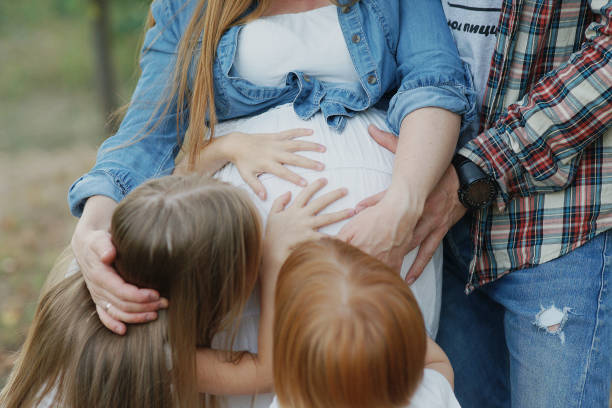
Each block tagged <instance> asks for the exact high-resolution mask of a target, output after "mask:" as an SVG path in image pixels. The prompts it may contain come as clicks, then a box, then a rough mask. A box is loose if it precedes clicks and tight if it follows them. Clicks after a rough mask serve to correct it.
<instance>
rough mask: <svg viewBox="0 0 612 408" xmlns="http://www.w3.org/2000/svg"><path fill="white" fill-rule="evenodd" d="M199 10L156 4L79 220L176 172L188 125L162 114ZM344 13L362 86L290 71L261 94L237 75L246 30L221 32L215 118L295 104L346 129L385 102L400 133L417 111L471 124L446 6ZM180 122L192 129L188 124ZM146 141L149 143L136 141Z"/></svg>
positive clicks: (88, 181)
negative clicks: (130, 87) (101, 201)
mask: <svg viewBox="0 0 612 408" xmlns="http://www.w3.org/2000/svg"><path fill="white" fill-rule="evenodd" d="M196 3H198V2H197V1H195V0H155V1H154V2H153V4H152V6H151V10H152V13H153V17H154V19H155V22H156V24H155V26H154V27H152V28H151V29H150V30H149V31H148V32H147V34H146V37H145V40H144V45H143V51H142V54H141V60H140V66H141V69H142V74H141V77H140V79H139V81H138V84H137V86H136V90H135V91H134V95H133V96H132V101H131V105H130V108H129V110H128V112H127V114H126V116H125V118H124V120H123V122H122V124H121V126H120V128H119V131H118V132H117V134H115V135H114V136H112V137H110V138H108V139H107V140H106V141H105V142H104V143H103V144H102V146H101V147H100V149H99V150H98V155H97V160H96V164H95V166H94V167H93V169H91V171H90V172H89V173H87V174H85V175H84V176H83V177H81V178H80V179H78V180H77V181H76V182H75V183H74V184H73V185H72V187H71V188H70V192H69V194H68V201H69V204H70V209H71V212H72V214H74V215H75V216H80V215H81V213H82V211H83V206H84V204H85V201H86V200H87V198H88V197H91V196H93V195H105V196H108V197H110V198H112V199H114V200H115V201H117V202H118V201H120V200H121V199H122V198H123V197H124V196H125V195H126V194H127V193H128V192H130V191H131V190H132V189H134V188H135V187H136V186H138V185H139V184H141V183H142V182H144V181H145V180H147V179H149V178H152V177H159V176H163V175H167V174H170V173H171V172H172V170H173V168H174V159H175V157H176V154H177V153H178V150H179V148H180V146H179V140H182V139H181V138H182V137H183V135H184V133H185V131H186V129H185V128H186V125H185V126H183V128H181V129H179V137H178V138H177V128H176V124H177V119H179V118H177V113H176V109H170V110H169V111H168V112H163V111H162V112H158V110H157V109H156V108H157V105H158V103H159V101H160V100H161V98H163V97H164V94H165V93H166V91H167V87H168V84H169V83H170V81H171V78H172V71H173V69H174V65H175V61H176V55H177V50H178V44H179V41H180V39H181V36H182V35H183V33H184V32H185V29H186V27H187V24H188V23H189V21H190V19H191V18H192V16H193V14H194V12H195V6H196ZM337 10H338V11H337V12H338V20H339V22H340V27H341V29H342V32H343V35H344V39H345V41H346V44H347V47H348V50H349V54H350V56H351V59H352V61H353V64H354V66H355V69H356V71H357V73H358V75H359V78H360V80H359V82H358V83H325V82H321V81H319V80H317V78H311V77H309V76H306V75H304V74H303V73H302V72H299V71H296V72H289V73H288V74H287V76H286V82H285V86H282V87H264V86H256V85H254V84H253V83H250V82H248V81H246V80H244V79H241V78H238V77H236V76H235V75H234V72H233V70H232V64H233V61H234V56H235V53H236V47H237V39H238V34H239V32H240V30H241V29H242V26H239V25H237V26H234V27H232V28H230V29H229V30H227V32H225V33H224V35H223V36H222V38H221V40H220V42H219V45H218V48H217V55H216V61H215V63H214V69H213V75H214V82H215V105H216V106H215V108H216V111H217V115H218V119H219V120H220V121H223V120H228V119H232V118H238V117H244V116H251V115H255V114H258V113H261V112H264V111H266V110H268V109H270V108H272V107H274V106H278V105H281V104H286V103H293V106H294V109H295V112H296V113H297V115H299V117H301V118H303V119H308V118H310V117H311V116H312V115H314V114H315V113H317V112H319V111H320V112H321V113H322V114H323V115H324V117H325V118H326V121H327V123H328V124H329V126H330V127H332V128H335V129H337V130H338V131H341V130H342V129H343V127H344V125H345V123H346V120H347V118H348V117H352V116H354V115H355V114H356V113H358V112H359V111H363V110H365V109H368V108H369V107H372V106H374V105H376V104H379V103H380V104H382V103H385V102H386V103H385V105H387V104H388V114H387V122H388V125H389V128H390V129H391V130H392V131H393V132H394V133H396V134H398V133H399V128H400V124H401V122H402V120H403V118H404V117H405V116H406V115H408V114H409V113H410V112H412V111H414V110H416V109H419V108H423V107H440V108H444V109H447V110H449V111H452V112H455V113H458V114H461V115H464V123H467V122H468V121H469V119H468V117H471V116H473V115H474V111H475V110H474V97H473V91H472V85H471V78H470V75H469V73H468V69H467V68H466V67H464V65H463V64H462V62H461V60H460V59H459V56H458V53H457V48H456V46H455V43H454V41H453V38H452V36H451V34H450V31H449V29H448V27H447V24H446V20H445V17H444V12H443V10H442V6H441V4H440V1H439V0H360V1H359V2H358V3H356V4H355V5H353V6H350V7H349V6H342V7H338V9H337ZM270 46H273V44H271V45H270ZM296 52H299V50H296ZM389 98H390V100H389ZM161 114H163V117H162V116H161ZM185 115H186V116H187V115H188V112H187V113H186V114H185ZM181 119H184V120H182V121H179V122H182V123H187V122H188V117H185V118H181ZM152 124H156V126H152ZM147 129H148V131H147ZM151 129H152V130H151ZM280 130H283V129H279V131H280ZM142 134H146V137H144V138H142V137H140V138H138V135H142ZM135 138H136V139H135ZM135 140H137V141H135ZM118 147H119V148H118Z"/></svg>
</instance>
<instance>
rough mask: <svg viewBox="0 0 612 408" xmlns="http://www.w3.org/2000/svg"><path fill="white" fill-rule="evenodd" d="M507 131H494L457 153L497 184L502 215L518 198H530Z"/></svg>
mask: <svg viewBox="0 0 612 408" xmlns="http://www.w3.org/2000/svg"><path fill="white" fill-rule="evenodd" d="M510 146H511V144H510V141H509V138H508V136H507V135H506V133H505V132H504V131H500V130H499V129H497V128H491V129H488V130H487V131H485V132H484V133H481V134H480V135H478V137H476V138H474V139H472V140H471V141H469V142H468V143H467V144H466V145H465V146H464V147H462V148H461V149H460V150H459V152H458V154H460V155H461V156H463V157H465V158H467V159H469V160H471V161H472V162H474V163H476V164H477V165H478V166H479V167H480V168H481V169H482V170H483V171H484V172H485V173H487V174H488V175H490V176H491V177H493V178H494V179H495V181H497V184H498V186H499V190H498V191H499V193H498V195H497V199H496V203H497V208H498V210H499V211H500V212H504V211H505V209H506V204H507V203H508V202H509V201H510V200H511V199H512V197H513V196H515V195H527V194H526V192H527V190H528V188H527V180H526V179H525V175H524V169H523V168H522V166H521V164H520V162H519V160H518V158H517V156H516V154H515V152H514V150H513V149H512V148H511V147H510Z"/></svg>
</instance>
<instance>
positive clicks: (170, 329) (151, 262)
mask: <svg viewBox="0 0 612 408" xmlns="http://www.w3.org/2000/svg"><path fill="white" fill-rule="evenodd" d="M111 236H112V240H113V243H114V245H115V246H116V248H117V257H116V261H115V268H116V269H117V271H118V272H119V274H120V275H121V276H122V277H123V279H124V280H126V281H127V282H129V283H132V284H135V285H137V286H140V287H148V288H153V289H156V290H158V291H159V292H160V294H161V295H162V296H164V297H167V298H168V300H169V302H170V306H169V308H168V309H167V310H161V311H159V313H158V318H157V320H155V321H153V322H150V323H146V324H135V325H129V327H128V331H127V333H126V334H125V335H124V336H118V335H115V334H113V333H111V332H110V331H108V330H107V329H106V328H105V327H104V326H103V325H102V323H101V322H100V320H99V318H98V316H97V315H96V310H95V307H96V305H95V304H94V302H93V301H92V299H91V296H90V294H89V291H88V290H87V287H86V285H85V282H84V279H83V277H82V275H81V274H80V272H76V273H74V274H73V275H71V276H69V277H67V278H64V279H61V280H59V282H57V283H52V282H51V283H50V284H49V285H48V287H47V288H46V289H45V290H44V292H43V294H42V296H41V299H40V301H39V305H38V308H37V311H36V315H35V317H34V322H33V323H32V326H31V328H30V332H29V334H28V336H27V339H26V342H25V344H24V346H23V348H22V350H21V352H20V356H19V358H18V361H17V363H16V365H15V367H14V370H13V372H12V374H11V377H10V379H9V381H8V383H7V385H6V386H5V388H4V390H3V391H2V393H1V395H0V406H2V407H7V408H14V407H32V406H36V405H38V404H39V403H40V402H41V401H42V400H43V399H45V398H46V399H47V400H51V401H53V405H54V406H55V405H59V406H62V407H69V408H81V407H88V408H97V407H99V408H103V407H104V408H105V407H126V408H128V407H129V408H135V407H142V408H145V407H146V408H151V407H153V408H155V407H159V408H162V407H196V406H198V407H201V406H203V405H204V406H215V405H216V404H217V401H216V400H215V398H214V397H213V396H201V395H199V394H198V392H197V388H196V366H195V352H196V347H210V346H211V342H212V339H213V337H214V336H215V334H217V333H219V332H221V331H228V332H230V336H229V337H230V338H232V334H235V328H236V323H237V321H238V320H239V316H240V315H241V313H242V310H243V307H244V305H245V302H246V300H247V299H248V297H249V295H250V293H251V291H252V289H253V286H254V285H255V281H256V279H257V270H258V266H259V263H260V256H261V227H260V224H259V217H258V214H257V210H255V209H254V208H253V206H252V204H251V202H250V201H249V199H248V198H247V196H246V195H245V194H244V193H243V192H241V191H240V190H238V189H237V188H235V187H232V186H230V185H227V184H224V183H221V182H218V181H214V180H212V179H209V180H206V179H204V180H202V179H201V178H199V177H193V176H189V177H182V176H168V177H164V178H161V179H157V180H153V181H149V182H147V183H146V184H144V185H142V186H141V187H139V188H137V189H136V190H134V192H132V193H131V194H129V195H128V196H127V197H126V198H125V200H123V201H122V202H121V203H120V204H119V206H118V207H117V209H116V210H115V212H114V215H113V219H112V225H111ZM62 265H63V267H62V268H61V269H63V270H65V264H62ZM53 280H56V279H52V281H53ZM229 342H230V344H228V347H229V348H228V349H229V350H231V343H232V342H233V340H230V341H229ZM227 357H228V358H229V359H236V358H238V354H234V353H229V355H228V356H227Z"/></svg>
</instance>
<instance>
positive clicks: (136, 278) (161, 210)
mask: <svg viewBox="0 0 612 408" xmlns="http://www.w3.org/2000/svg"><path fill="white" fill-rule="evenodd" d="M261 235H262V232H261V226H260V222H259V215H258V212H257V210H256V209H255V207H254V206H253V204H252V203H251V201H250V199H249V198H248V196H247V195H246V194H245V193H244V192H243V191H242V190H240V189H238V188H236V187H233V186H231V185H229V184H226V183H223V182H220V181H217V180H214V179H209V178H202V177H198V176H169V177H164V178H160V179H157V180H152V181H149V182H147V183H146V184H144V185H142V186H141V187H139V188H137V189H136V190H134V191H133V192H132V193H130V194H129V195H128V196H127V197H126V199H125V200H123V201H122V202H121V203H120V204H119V205H118V206H117V208H116V210H115V212H114V214H113V218H112V222H111V237H112V241H113V244H114V245H115V247H116V249H117V257H116V260H115V267H116V269H117V271H118V273H119V274H120V275H121V276H122V277H123V279H124V280H126V281H127V282H129V283H133V284H134V285H136V286H138V287H145V288H152V289H156V290H158V291H159V292H160V293H161V295H162V296H164V297H166V298H168V299H169V301H170V303H171V304H172V307H171V308H170V309H169V310H170V315H171V316H172V315H173V314H174V313H176V314H177V317H179V316H182V318H181V319H180V321H179V322H178V323H179V324H180V326H181V327H184V326H185V324H186V322H187V321H189V320H193V324H197V327H198V328H202V329H203V330H201V331H200V332H201V333H202V335H201V336H200V337H199V339H200V340H199V343H208V342H210V340H211V339H212V338H211V336H212V335H213V334H214V333H216V332H217V331H219V329H220V328H222V325H223V323H224V322H227V321H234V320H235V319H234V318H237V317H238V316H239V315H240V313H241V310H242V307H243V306H244V303H245V302H246V300H247V298H248V296H249V294H250V293H251V291H252V289H253V286H254V285H255V281H256V280H257V270H258V267H259V262H260V256H261ZM192 306H196V307H192ZM188 317H195V318H194V319H188ZM228 317H229V319H228ZM171 324H172V322H171ZM223 328H224V327H223ZM203 345H208V344H203Z"/></svg>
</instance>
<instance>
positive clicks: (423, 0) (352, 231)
mask: <svg viewBox="0 0 612 408" xmlns="http://www.w3.org/2000/svg"><path fill="white" fill-rule="evenodd" d="M398 7H399V9H398V10H399V13H398V16H397V18H398V22H397V24H398V25H399V27H400V28H399V36H398V43H397V50H396V60H397V71H398V75H399V77H400V79H401V84H400V87H399V89H398V90H397V92H396V94H395V95H394V96H393V98H392V99H391V102H390V105H389V111H388V114H387V121H388V123H389V126H390V127H391V129H392V130H393V132H394V133H396V134H399V146H398V151H397V154H396V159H395V164H394V169H393V178H392V183H391V187H390V188H389V190H388V191H387V193H386V194H385V196H384V198H383V199H382V200H381V201H380V202H379V203H378V204H376V205H374V206H373V207H370V208H368V209H366V210H364V211H362V212H360V213H359V214H358V215H357V216H356V217H355V218H354V219H353V220H351V221H350V222H349V223H348V224H347V225H345V226H344V228H343V229H342V230H341V231H340V234H339V237H340V238H341V239H344V240H345V241H348V242H350V243H351V244H353V245H356V246H358V247H360V248H361V249H363V250H364V251H366V252H368V253H369V254H371V255H374V256H376V257H377V258H379V259H381V260H382V261H384V262H386V263H387V264H389V265H390V266H392V267H394V268H397V269H399V268H400V267H401V263H402V260H403V257H404V255H405V254H406V253H407V252H408V246H409V244H410V241H411V236H412V233H413V229H414V227H415V225H416V222H417V221H418V219H419V217H420V215H421V213H422V211H423V206H424V203H425V200H426V198H427V196H428V195H429V193H430V192H431V191H432V190H433V188H434V186H435V185H436V183H437V182H438V180H439V179H440V177H441V176H442V174H443V173H444V171H445V170H446V169H447V167H448V165H449V164H450V160H451V156H452V153H453V150H454V148H455V145H456V143H457V138H458V135H459V130H460V125H461V118H460V115H468V116H470V117H471V115H473V114H474V102H475V101H474V96H473V90H472V89H471V80H470V78H469V74H468V73H467V72H466V69H465V67H464V65H463V63H462V62H461V60H460V58H459V55H458V52H457V48H456V46H455V43H454V41H453V38H452V36H451V33H450V31H449V29H448V27H447V24H446V19H445V17H444V11H443V9H442V6H441V4H440V3H439V2H437V1H429V0H415V1H400V2H398ZM468 120H469V119H468Z"/></svg>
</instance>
